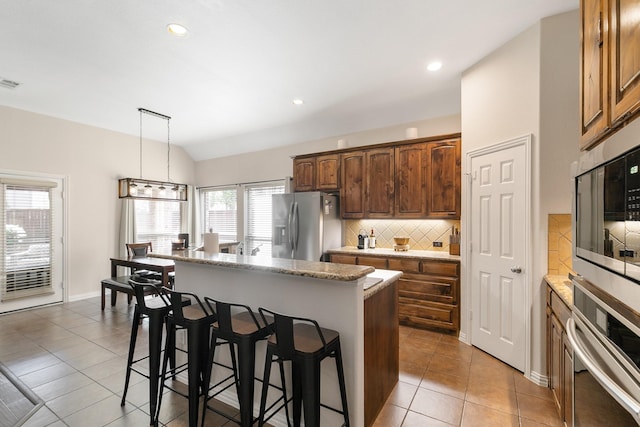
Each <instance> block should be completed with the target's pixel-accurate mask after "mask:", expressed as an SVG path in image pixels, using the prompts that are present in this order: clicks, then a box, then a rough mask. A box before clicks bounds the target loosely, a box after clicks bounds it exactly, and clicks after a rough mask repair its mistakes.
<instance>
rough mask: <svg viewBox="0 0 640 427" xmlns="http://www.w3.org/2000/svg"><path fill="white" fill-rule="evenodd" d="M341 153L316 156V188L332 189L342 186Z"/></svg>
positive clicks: (322, 189)
mask: <svg viewBox="0 0 640 427" xmlns="http://www.w3.org/2000/svg"><path fill="white" fill-rule="evenodd" d="M339 184H340V155H339V154H328V155H326V156H318V157H316V190H321V191H332V190H338V189H339V188H340V185H339Z"/></svg>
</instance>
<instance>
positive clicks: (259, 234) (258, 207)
mask: <svg viewBox="0 0 640 427" xmlns="http://www.w3.org/2000/svg"><path fill="white" fill-rule="evenodd" d="M281 193H284V184H273V183H272V184H255V185H247V187H246V189H245V197H246V209H247V219H246V224H247V227H246V233H245V241H246V249H245V253H246V254H251V252H252V251H254V252H256V251H257V252H256V255H261V256H265V257H271V215H272V213H271V196H272V195H273V194H281Z"/></svg>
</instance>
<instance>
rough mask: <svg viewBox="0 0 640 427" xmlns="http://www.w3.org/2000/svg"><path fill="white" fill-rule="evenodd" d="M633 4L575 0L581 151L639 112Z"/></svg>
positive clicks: (639, 45)
mask: <svg viewBox="0 0 640 427" xmlns="http://www.w3.org/2000/svg"><path fill="white" fill-rule="evenodd" d="M637 8H638V2H637V1H625V0H582V1H581V2H580V19H581V23H580V27H581V28H580V29H581V41H582V46H581V51H580V120H581V132H582V135H581V139H580V148H581V149H582V150H585V149H589V148H591V147H593V146H594V145H596V144H597V143H599V142H601V141H602V140H604V139H605V138H606V137H607V136H609V135H610V134H611V133H613V132H614V131H616V130H617V129H619V128H620V127H621V126H624V125H625V124H627V123H629V122H630V121H631V120H633V119H634V118H636V117H637V113H638V112H639V111H640V37H638V34H639V33H640V21H639V20H638V19H636V17H635V16H636V12H635V10H637Z"/></svg>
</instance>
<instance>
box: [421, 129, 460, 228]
mask: <svg viewBox="0 0 640 427" xmlns="http://www.w3.org/2000/svg"><path fill="white" fill-rule="evenodd" d="M460 172H461V167H460V140H459V139H456V140H450V141H444V142H431V143H428V144H427V183H426V187H427V193H426V197H427V212H426V214H427V217H429V218H450V219H459V218H460Z"/></svg>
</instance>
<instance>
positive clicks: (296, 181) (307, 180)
mask: <svg viewBox="0 0 640 427" xmlns="http://www.w3.org/2000/svg"><path fill="white" fill-rule="evenodd" d="M315 168H316V159H315V157H307V158H302V159H293V190H294V191H313V190H314V189H315Z"/></svg>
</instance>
